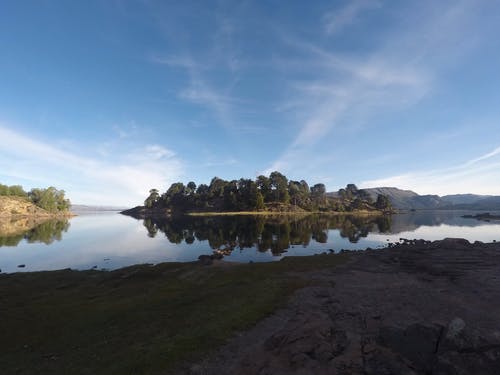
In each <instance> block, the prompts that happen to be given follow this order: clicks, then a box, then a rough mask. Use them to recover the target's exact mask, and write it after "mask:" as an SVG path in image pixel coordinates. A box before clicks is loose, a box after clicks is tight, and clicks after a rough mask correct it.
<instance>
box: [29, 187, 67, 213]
mask: <svg viewBox="0 0 500 375" xmlns="http://www.w3.org/2000/svg"><path fill="white" fill-rule="evenodd" d="M64 195H65V192H64V190H57V189H56V188H55V187H53V186H50V187H48V188H47V189H37V188H35V189H31V191H30V193H29V194H28V196H29V198H30V199H31V201H32V202H33V203H34V204H36V205H37V206H39V207H41V208H43V209H44V210H47V211H50V212H55V211H66V210H68V209H69V207H70V205H71V204H70V201H69V199H66V198H65V197H64Z"/></svg>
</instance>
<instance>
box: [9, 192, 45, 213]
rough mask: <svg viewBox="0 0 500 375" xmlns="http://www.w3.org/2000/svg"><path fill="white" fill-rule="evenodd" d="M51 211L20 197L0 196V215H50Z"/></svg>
mask: <svg viewBox="0 0 500 375" xmlns="http://www.w3.org/2000/svg"><path fill="white" fill-rule="evenodd" d="M50 215H51V213H50V212H48V211H46V210H44V209H43V208H40V207H38V206H36V205H35V204H33V203H31V202H30V201H29V200H28V199H26V198H22V197H7V196H0V217H10V216H50Z"/></svg>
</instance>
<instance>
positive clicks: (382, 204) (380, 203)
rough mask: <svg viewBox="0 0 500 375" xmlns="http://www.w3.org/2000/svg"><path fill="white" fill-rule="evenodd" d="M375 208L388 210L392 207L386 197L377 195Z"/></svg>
mask: <svg viewBox="0 0 500 375" xmlns="http://www.w3.org/2000/svg"><path fill="white" fill-rule="evenodd" d="M375 207H376V208H378V209H379V210H388V209H390V208H391V207H392V205H391V202H390V200H389V198H387V196H385V195H382V194H379V195H378V196H377V202H375Z"/></svg>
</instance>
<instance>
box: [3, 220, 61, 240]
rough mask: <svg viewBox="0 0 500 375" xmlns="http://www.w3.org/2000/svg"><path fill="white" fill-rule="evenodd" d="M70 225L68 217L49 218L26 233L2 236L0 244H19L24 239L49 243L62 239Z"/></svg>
mask: <svg viewBox="0 0 500 375" xmlns="http://www.w3.org/2000/svg"><path fill="white" fill-rule="evenodd" d="M69 226H70V224H69V221H68V220H66V219H61V220H49V221H46V222H44V223H41V224H39V225H37V226H36V227H34V228H31V229H29V230H27V231H25V232H24V233H20V234H15V235H10V236H0V246H17V245H18V244H19V242H21V241H22V240H23V239H25V240H26V241H27V242H29V243H35V242H43V243H45V244H47V245H49V244H51V243H53V242H54V241H60V240H61V239H62V234H63V232H67V231H68V229H69Z"/></svg>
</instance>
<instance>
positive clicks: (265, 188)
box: [256, 175, 273, 202]
mask: <svg viewBox="0 0 500 375" xmlns="http://www.w3.org/2000/svg"><path fill="white" fill-rule="evenodd" d="M256 183H257V188H258V189H259V190H260V192H261V194H262V196H263V198H264V201H265V202H270V201H272V199H273V198H272V194H271V181H270V180H269V178H267V177H266V176H263V175H260V176H259V177H257V181H256Z"/></svg>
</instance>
